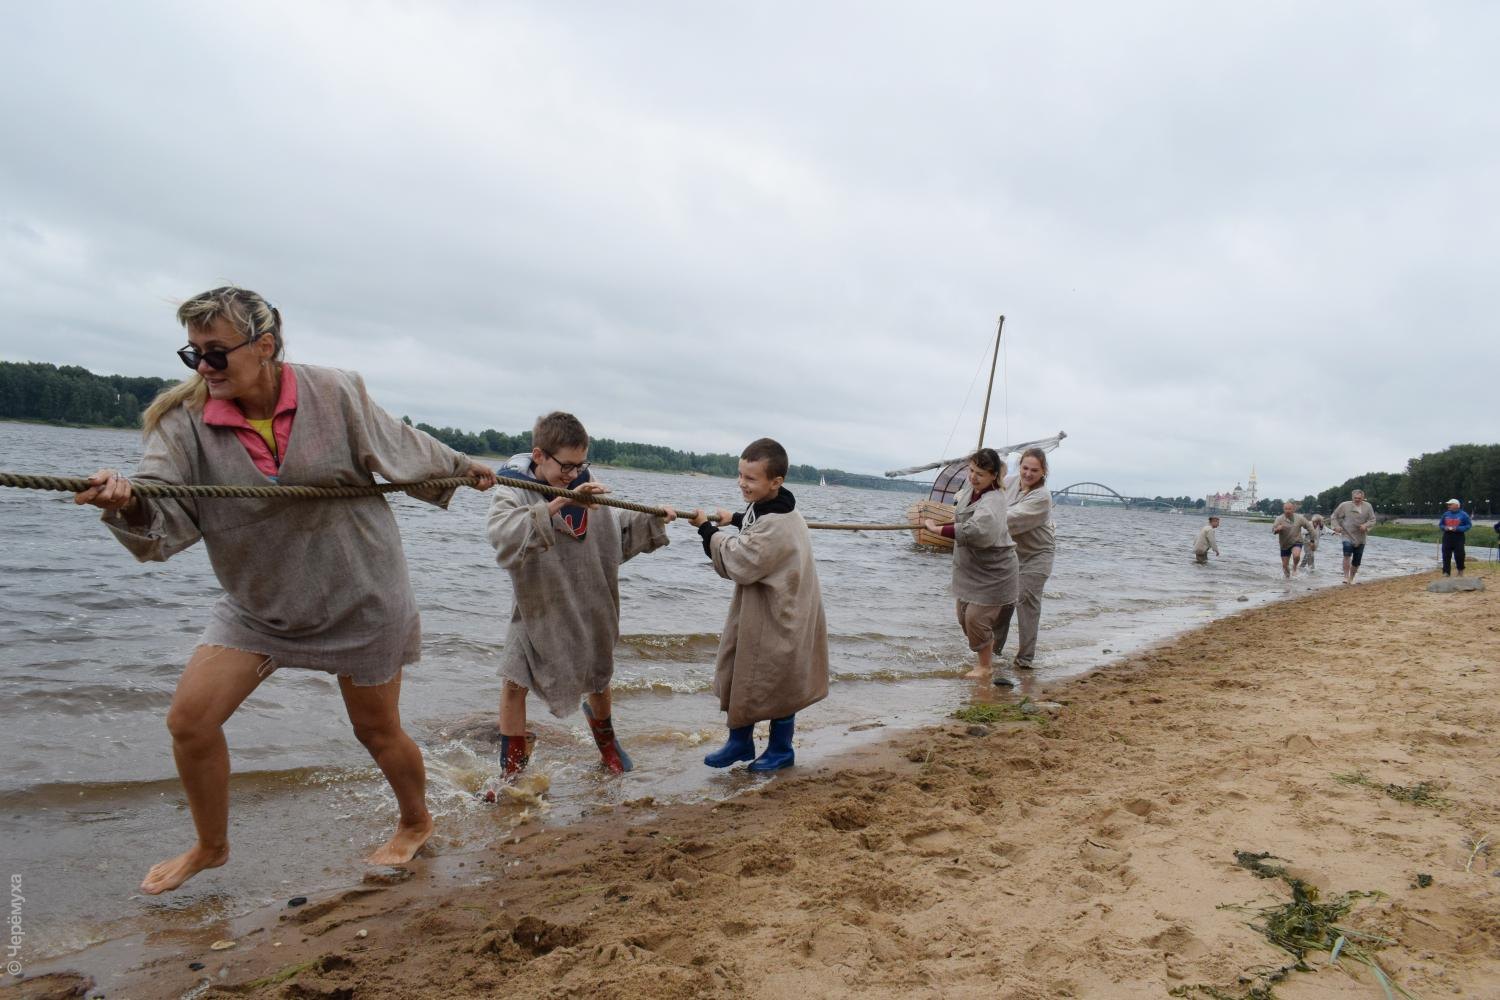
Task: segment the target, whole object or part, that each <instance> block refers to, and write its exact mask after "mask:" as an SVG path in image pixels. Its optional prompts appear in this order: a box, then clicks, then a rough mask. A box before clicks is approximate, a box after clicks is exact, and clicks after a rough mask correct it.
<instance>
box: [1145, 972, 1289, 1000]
mask: <svg viewBox="0 0 1500 1000" xmlns="http://www.w3.org/2000/svg"><path fill="white" fill-rule="evenodd" d="M1276 971H1277V972H1279V973H1281V975H1280V976H1278V977H1277V979H1276V982H1280V981H1281V980H1283V979H1285V978H1286V973H1287V972H1288V971H1289V970H1288V969H1285V968H1283V969H1277V970H1276ZM1271 986H1272V984H1271V983H1269V982H1267V983H1265V984H1262V985H1260V986H1251V987H1250V988H1249V989H1247V990H1246V991H1245V992H1244V993H1225V992H1224V991H1223V990H1221V989H1219V988H1218V987H1215V986H1205V985H1203V984H1202V983H1199V984H1198V985H1196V986H1178V987H1176V988H1175V989H1173V990H1172V991H1171V992H1170V993H1169V994H1168V995H1169V996H1174V997H1195V996H1196V997H1208V1000H1276V993H1275V992H1274V991H1273V990H1272V989H1271Z"/></svg>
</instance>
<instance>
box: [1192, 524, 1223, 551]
mask: <svg viewBox="0 0 1500 1000" xmlns="http://www.w3.org/2000/svg"><path fill="white" fill-rule="evenodd" d="M1209 549H1213V550H1214V555H1218V554H1219V540H1218V538H1217V537H1215V535H1214V526H1213V525H1211V524H1205V525H1204V526H1203V529H1202V530H1201V531H1199V532H1198V538H1197V539H1196V540H1195V541H1194V542H1193V555H1195V556H1206V555H1208V550H1209Z"/></svg>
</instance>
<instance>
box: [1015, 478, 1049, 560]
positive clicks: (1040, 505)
mask: <svg viewBox="0 0 1500 1000" xmlns="http://www.w3.org/2000/svg"><path fill="white" fill-rule="evenodd" d="M1005 525H1006V530H1007V531H1008V532H1009V533H1010V539H1011V541H1013V542H1015V544H1016V558H1017V559H1020V560H1021V565H1022V566H1023V567H1024V566H1025V565H1026V564H1027V563H1028V562H1030V561H1031V560H1033V559H1035V558H1036V557H1037V556H1041V555H1050V554H1052V553H1053V552H1056V551H1057V525H1056V524H1054V523H1053V521H1052V491H1051V490H1049V489H1047V487H1046V485H1045V484H1043V485H1041V486H1038V487H1037V488H1036V489H1034V490H1031V491H1030V492H1027V493H1022V492H1021V477H1020V476H1019V475H1015V476H1012V477H1011V478H1010V481H1009V482H1007V483H1006V484H1005Z"/></svg>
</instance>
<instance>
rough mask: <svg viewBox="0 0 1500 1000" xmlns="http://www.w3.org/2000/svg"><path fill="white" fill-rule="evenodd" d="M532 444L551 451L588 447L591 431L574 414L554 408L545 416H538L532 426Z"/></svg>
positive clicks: (534, 446)
mask: <svg viewBox="0 0 1500 1000" xmlns="http://www.w3.org/2000/svg"><path fill="white" fill-rule="evenodd" d="M531 446H532V447H533V448H540V449H542V450H543V451H545V452H548V453H551V452H556V451H561V450H562V449H563V448H587V447H588V446H589V432H588V431H586V430H584V429H583V423H582V422H581V421H580V420H579V419H578V418H577V417H575V416H573V414H571V413H564V412H563V411H562V410H553V411H552V412H551V413H549V414H547V415H546V416H544V417H537V418H536V424H535V425H533V426H532V428H531Z"/></svg>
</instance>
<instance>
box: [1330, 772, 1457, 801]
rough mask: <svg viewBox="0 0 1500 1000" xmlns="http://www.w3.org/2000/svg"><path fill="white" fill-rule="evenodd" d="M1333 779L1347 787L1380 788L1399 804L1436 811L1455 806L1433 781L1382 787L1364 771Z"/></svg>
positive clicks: (1341, 775) (1337, 775)
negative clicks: (1409, 804)
mask: <svg viewBox="0 0 1500 1000" xmlns="http://www.w3.org/2000/svg"><path fill="white" fill-rule="evenodd" d="M1333 777H1334V780H1335V781H1342V782H1343V783H1344V784H1346V785H1361V786H1363V787H1365V788H1378V789H1380V790H1381V791H1382V792H1385V794H1386V795H1388V796H1390V797H1391V798H1393V799H1395V800H1396V801H1397V802H1410V803H1411V804H1412V805H1414V806H1431V807H1432V808H1434V809H1443V808H1446V807H1448V806H1451V805H1452V804H1453V802H1452V801H1451V800H1449V799H1445V798H1443V797H1442V796H1441V795H1439V794H1437V791H1438V787H1439V786H1438V785H1436V784H1435V783H1433V782H1431V781H1419V782H1417V783H1416V784H1415V785H1398V784H1396V783H1394V782H1391V783H1389V784H1385V785H1382V784H1381V783H1380V782H1378V781H1372V780H1371V779H1370V776H1369V775H1368V774H1366V773H1365V772H1363V771H1355V772H1353V773H1352V774H1335V775H1334V776H1333Z"/></svg>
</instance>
